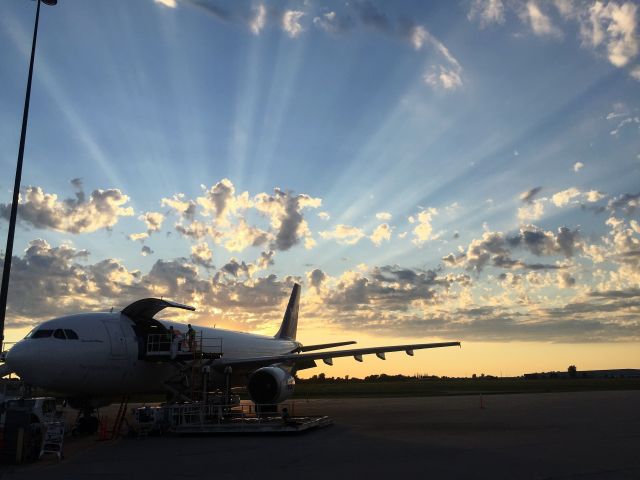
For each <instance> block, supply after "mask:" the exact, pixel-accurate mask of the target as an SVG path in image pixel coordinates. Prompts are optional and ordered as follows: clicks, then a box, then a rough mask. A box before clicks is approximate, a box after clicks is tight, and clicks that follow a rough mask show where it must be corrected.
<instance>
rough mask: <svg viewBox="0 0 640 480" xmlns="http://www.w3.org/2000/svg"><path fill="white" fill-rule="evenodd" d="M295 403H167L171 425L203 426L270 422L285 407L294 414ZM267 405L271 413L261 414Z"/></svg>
mask: <svg viewBox="0 0 640 480" xmlns="http://www.w3.org/2000/svg"><path fill="white" fill-rule="evenodd" d="M294 406H295V403H294V402H291V403H280V404H268V405H267V404H265V405H255V404H246V403H241V404H235V405H231V404H216V403H208V402H207V403H201V402H196V403H186V404H175V405H168V406H167V407H165V408H168V409H169V417H170V418H171V424H172V425H173V426H198V425H201V426H204V425H205V424H207V423H209V424H210V423H218V424H219V423H224V422H230V421H231V422H236V423H237V422H239V423H241V424H243V423H246V422H248V421H251V422H252V423H255V422H257V423H264V422H272V421H273V419H274V418H281V412H282V410H283V409H284V408H287V410H288V412H289V415H290V416H293V414H294ZM261 407H262V408H265V407H267V408H268V409H269V410H274V411H273V414H267V412H265V413H264V414H262V415H261V413H260V411H259V409H260V408H261Z"/></svg>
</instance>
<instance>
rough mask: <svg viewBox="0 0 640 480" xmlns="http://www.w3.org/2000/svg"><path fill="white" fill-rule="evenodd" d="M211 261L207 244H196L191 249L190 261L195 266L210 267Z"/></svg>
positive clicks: (211, 255)
mask: <svg viewBox="0 0 640 480" xmlns="http://www.w3.org/2000/svg"><path fill="white" fill-rule="evenodd" d="M211 260H213V252H212V251H211V249H210V248H209V244H208V243H207V242H202V243H198V244H196V245H193V246H192V247H191V261H192V262H193V263H195V264H196V265H202V266H203V267H211V266H212V265H211Z"/></svg>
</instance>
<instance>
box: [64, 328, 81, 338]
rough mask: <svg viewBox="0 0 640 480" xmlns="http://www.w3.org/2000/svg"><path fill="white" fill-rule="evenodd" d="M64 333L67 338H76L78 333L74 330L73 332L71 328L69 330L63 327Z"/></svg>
mask: <svg viewBox="0 0 640 480" xmlns="http://www.w3.org/2000/svg"><path fill="white" fill-rule="evenodd" d="M64 333H66V334H67V338H68V339H69V340H78V334H77V333H76V332H74V331H73V330H69V329H68V328H65V329H64Z"/></svg>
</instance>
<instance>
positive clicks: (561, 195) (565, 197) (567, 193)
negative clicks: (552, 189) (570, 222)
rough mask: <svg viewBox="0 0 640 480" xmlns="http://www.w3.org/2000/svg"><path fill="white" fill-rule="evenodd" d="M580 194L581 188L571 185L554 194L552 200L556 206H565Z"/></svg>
mask: <svg viewBox="0 0 640 480" xmlns="http://www.w3.org/2000/svg"><path fill="white" fill-rule="evenodd" d="M579 196H580V190H578V189H577V188H575V187H571V188H567V189H566V190H562V191H561V192H558V193H556V194H554V195H553V196H552V197H551V201H552V202H553V204H554V205H555V206H556V207H564V206H565V205H568V204H569V202H571V200H573V199H574V198H576V197H579Z"/></svg>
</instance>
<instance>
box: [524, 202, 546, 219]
mask: <svg viewBox="0 0 640 480" xmlns="http://www.w3.org/2000/svg"><path fill="white" fill-rule="evenodd" d="M543 215H544V203H542V200H534V201H533V202H531V203H529V204H527V205H525V206H524V207H520V208H518V220H519V221H520V222H521V223H522V222H530V221H534V220H539V219H541V218H542V216H543Z"/></svg>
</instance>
